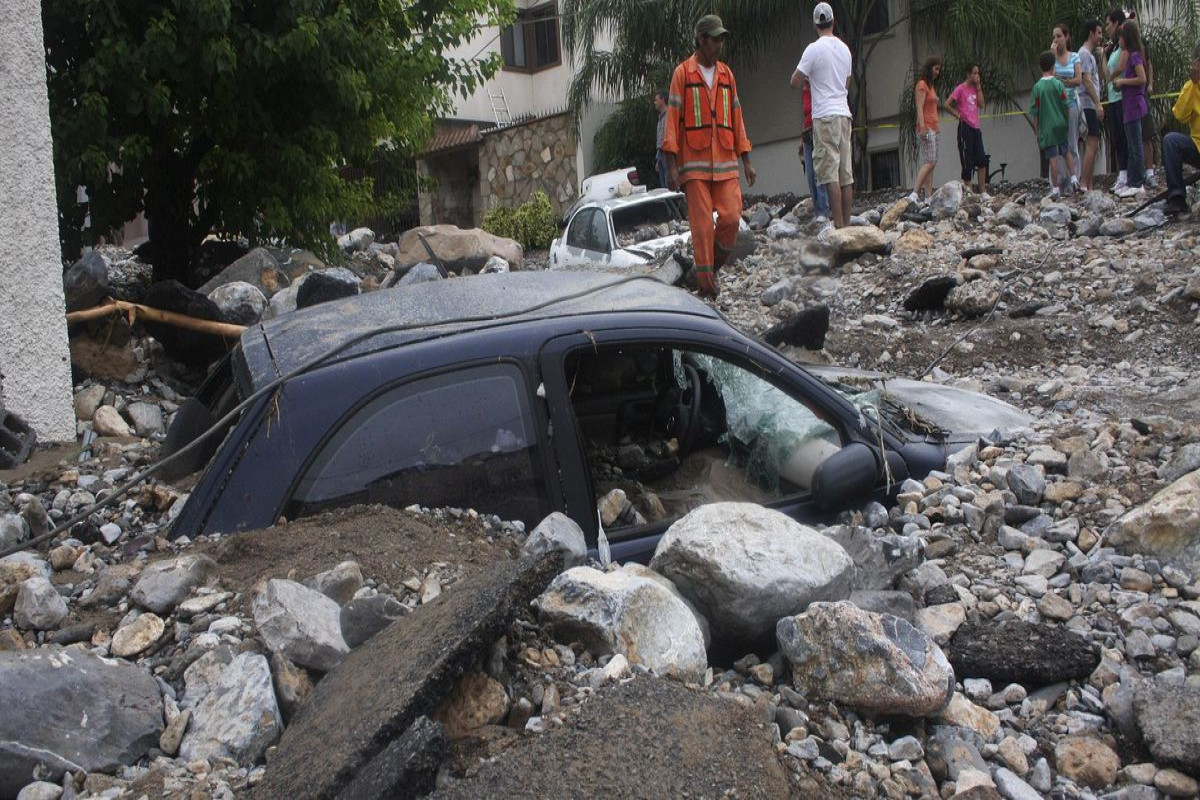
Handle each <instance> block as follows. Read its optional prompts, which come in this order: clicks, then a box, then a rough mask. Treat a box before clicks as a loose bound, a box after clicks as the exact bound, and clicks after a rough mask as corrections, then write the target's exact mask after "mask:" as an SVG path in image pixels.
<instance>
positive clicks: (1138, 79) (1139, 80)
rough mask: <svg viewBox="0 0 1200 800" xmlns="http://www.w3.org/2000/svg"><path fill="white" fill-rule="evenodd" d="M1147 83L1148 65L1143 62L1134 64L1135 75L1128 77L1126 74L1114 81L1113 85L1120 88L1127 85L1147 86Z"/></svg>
mask: <svg viewBox="0 0 1200 800" xmlns="http://www.w3.org/2000/svg"><path fill="white" fill-rule="evenodd" d="M1145 85H1146V67H1145V66H1144V65H1142V64H1134V65H1133V77H1132V78H1126V77H1124V76H1122V77H1120V78H1117V79H1116V80H1115V81H1113V86H1116V87H1118V88H1121V87H1125V86H1145Z"/></svg>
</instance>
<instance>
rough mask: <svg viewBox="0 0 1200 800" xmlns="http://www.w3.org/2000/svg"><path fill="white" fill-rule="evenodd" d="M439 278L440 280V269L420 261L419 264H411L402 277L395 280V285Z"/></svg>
mask: <svg viewBox="0 0 1200 800" xmlns="http://www.w3.org/2000/svg"><path fill="white" fill-rule="evenodd" d="M440 280H442V272H441V270H439V269H438V268H437V267H436V266H434V265H433V264H429V263H426V262H424V261H422V262H421V263H419V264H413V266H412V267H411V268H410V269H409V270H408V271H407V272H405V273H404V277H402V278H401V279H400V280H399V281H397V282H396V286H397V287H400V286H410V285H412V284H414V283H426V282H428V281H440Z"/></svg>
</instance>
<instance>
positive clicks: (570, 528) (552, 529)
mask: <svg viewBox="0 0 1200 800" xmlns="http://www.w3.org/2000/svg"><path fill="white" fill-rule="evenodd" d="M555 550H557V551H559V552H561V553H562V554H563V566H564V567H568V568H569V567H577V566H579V565H580V564H582V563H583V562H584V561H585V560H586V559H587V541H586V540H585V539H584V536H583V529H582V528H580V527H579V525H578V524H576V522H575V520H573V519H571V518H570V517H568V516H567V515H566V514H563V513H562V512H560V511H555V512H554V513H552V514H550V515H549V516H547V517H546V518H545V519H543V520H542V521H541V522H539V523H538V524H537V527H536V528H534V529H533V531H532V532H530V534H529V536H527V537H526V538H525V543H524V544H523V545H521V552H522V553H528V554H530V555H532V556H534V557H535V558H539V557H541V556H543V555H545V554H546V553H550V552H554V551H555Z"/></svg>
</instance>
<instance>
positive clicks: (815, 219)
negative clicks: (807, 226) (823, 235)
mask: <svg viewBox="0 0 1200 800" xmlns="http://www.w3.org/2000/svg"><path fill="white" fill-rule="evenodd" d="M813 222H816V223H818V224H821V225H824V224H825V223H826V222H829V217H827V216H825V215H824V214H817V215H816V216H815V217H813Z"/></svg>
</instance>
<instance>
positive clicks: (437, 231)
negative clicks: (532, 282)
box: [396, 225, 525, 275]
mask: <svg viewBox="0 0 1200 800" xmlns="http://www.w3.org/2000/svg"><path fill="white" fill-rule="evenodd" d="M421 236H423V237H425V241H426V242H428V243H429V246H430V248H432V249H433V252H434V254H435V255H436V256H437V259H438V260H439V261H441V262H442V264H443V265H444V266H445V267H446V269H447V270H449V271H450V272H454V273H457V274H459V275H463V274H466V273H474V272H478V271H479V270H481V269H483V267H484V265H486V264H487V262H488V259H489V258H491V257H492V256H500V257H501V258H503V259H504V260H505V261H507V262H508V264H509V267H510V268H511V269H514V270H518V269H521V267H522V265H523V264H524V263H525V254H524V252H523V251H522V249H521V245H519V244H517V243H516V242H514V241H513V240H512V239H504V238H501V237H499V236H493V235H492V234H490V233H488V232H487V231H483V230H480V229H479V228H469V229H466V230H464V229H463V228H459V227H458V226H457V225H422V226H420V227H418V228H412V229H410V230H407V231H405V232H404V234H403V235H402V236H401V237H400V241H399V242H398V253H397V255H396V264H397V266H407V265H409V264H416V263H419V262H421V261H429V260H430V258H429V253H428V252H427V251H426V250H425V247H424V245H422V244H421V239H420V237H421Z"/></svg>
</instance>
